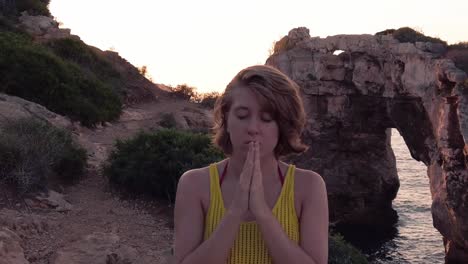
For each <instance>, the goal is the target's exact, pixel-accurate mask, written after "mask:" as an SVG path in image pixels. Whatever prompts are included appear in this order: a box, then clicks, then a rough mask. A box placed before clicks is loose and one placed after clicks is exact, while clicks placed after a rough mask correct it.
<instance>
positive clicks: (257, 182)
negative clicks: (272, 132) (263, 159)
mask: <svg viewBox="0 0 468 264" xmlns="http://www.w3.org/2000/svg"><path fill="white" fill-rule="evenodd" d="M261 171H262V170H261V166H260V150H259V143H258V142H255V169H254V182H255V185H256V187H259V186H260V185H261V184H262V177H261V175H262V174H261Z"/></svg>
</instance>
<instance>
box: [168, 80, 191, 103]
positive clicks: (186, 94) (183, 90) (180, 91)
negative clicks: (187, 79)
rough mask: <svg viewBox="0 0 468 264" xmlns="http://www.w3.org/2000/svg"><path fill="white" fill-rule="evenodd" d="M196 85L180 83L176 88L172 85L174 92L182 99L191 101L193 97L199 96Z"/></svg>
mask: <svg viewBox="0 0 468 264" xmlns="http://www.w3.org/2000/svg"><path fill="white" fill-rule="evenodd" d="M196 89H197V88H195V87H190V86H188V85H187V84H180V85H177V86H176V87H175V88H174V87H171V90H172V94H173V95H174V96H175V97H177V98H180V99H184V100H187V101H190V100H191V99H192V98H195V97H196V96H197V92H196Z"/></svg>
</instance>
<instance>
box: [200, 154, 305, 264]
mask: <svg viewBox="0 0 468 264" xmlns="http://www.w3.org/2000/svg"><path fill="white" fill-rule="evenodd" d="M295 168H296V167H295V166H294V165H292V164H290V165H289V167H288V171H287V173H286V177H285V180H284V184H283V186H282V189H281V193H280V196H279V197H278V200H277V202H276V204H275V206H274V207H273V211H272V212H273V215H274V216H275V217H276V219H278V222H279V223H280V224H281V226H282V227H283V230H284V231H285V232H286V234H287V235H288V236H289V238H290V239H291V240H293V241H295V242H296V243H299V221H298V218H297V214H296V209H295V206H294V171H295ZM224 213H225V207H224V202H223V197H222V195H221V187H220V185H219V173H218V169H217V167H216V164H214V163H213V164H211V165H210V206H209V208H208V212H207V214H206V217H205V234H204V240H207V239H208V238H209V237H210V235H211V234H212V233H213V232H214V231H215V230H216V227H217V226H218V224H219V222H221V219H222V218H223V215H224ZM226 263H229V264H247V263H249V264H250V263H252V264H266V263H272V260H271V256H270V254H269V253H268V249H267V247H266V245H265V242H264V240H263V238H262V234H261V232H260V229H259V228H258V225H257V223H256V222H255V221H250V222H242V223H241V225H240V229H239V233H238V234H237V238H236V240H235V242H234V245H233V247H232V248H231V250H230V253H229V257H228V259H227V262H226Z"/></svg>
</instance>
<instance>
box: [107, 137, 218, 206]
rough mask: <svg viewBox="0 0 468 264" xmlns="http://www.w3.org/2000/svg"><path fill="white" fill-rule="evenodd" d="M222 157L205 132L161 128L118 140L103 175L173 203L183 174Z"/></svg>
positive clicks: (123, 186)
mask: <svg viewBox="0 0 468 264" xmlns="http://www.w3.org/2000/svg"><path fill="white" fill-rule="evenodd" d="M222 158H223V154H222V152H221V151H220V150H219V149H216V148H215V147H214V146H213V145H212V144H211V140H210V138H209V137H208V136H207V135H205V134H198V133H197V134H195V133H191V132H183V131H177V130H175V129H162V130H159V131H157V132H154V133H144V132H140V133H139V134H138V135H137V136H135V137H134V138H133V139H130V140H128V141H120V140H118V141H117V143H116V144H115V148H114V150H113V151H112V152H111V154H110V156H109V159H108V161H107V164H105V165H104V166H103V174H104V175H105V176H106V177H107V178H108V179H109V181H110V182H111V183H112V184H113V185H114V186H117V187H119V188H120V189H122V190H125V191H128V192H130V193H136V194H148V195H152V196H155V197H157V198H161V199H166V200H169V202H173V201H174V199H175V193H176V189H177V182H178V181H179V178H180V176H181V175H182V173H184V172H185V171H187V170H189V169H193V168H199V167H203V166H207V165H209V164H210V163H212V162H215V161H217V160H220V159H222Z"/></svg>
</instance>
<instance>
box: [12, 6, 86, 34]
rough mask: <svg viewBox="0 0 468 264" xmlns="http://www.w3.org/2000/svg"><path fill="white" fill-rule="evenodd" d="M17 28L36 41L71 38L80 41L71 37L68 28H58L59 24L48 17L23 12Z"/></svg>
mask: <svg viewBox="0 0 468 264" xmlns="http://www.w3.org/2000/svg"><path fill="white" fill-rule="evenodd" d="M19 21H20V24H19V26H20V27H21V28H22V29H24V30H25V31H26V32H28V33H29V34H31V35H32V36H34V37H35V38H36V39H37V40H38V41H44V40H49V39H60V38H73V39H76V40H80V37H78V36H77V35H72V34H71V30H70V29H68V28H59V23H57V21H55V20H54V19H53V18H52V17H48V16H30V15H28V12H26V11H24V12H22V13H21V16H20V17H19Z"/></svg>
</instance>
